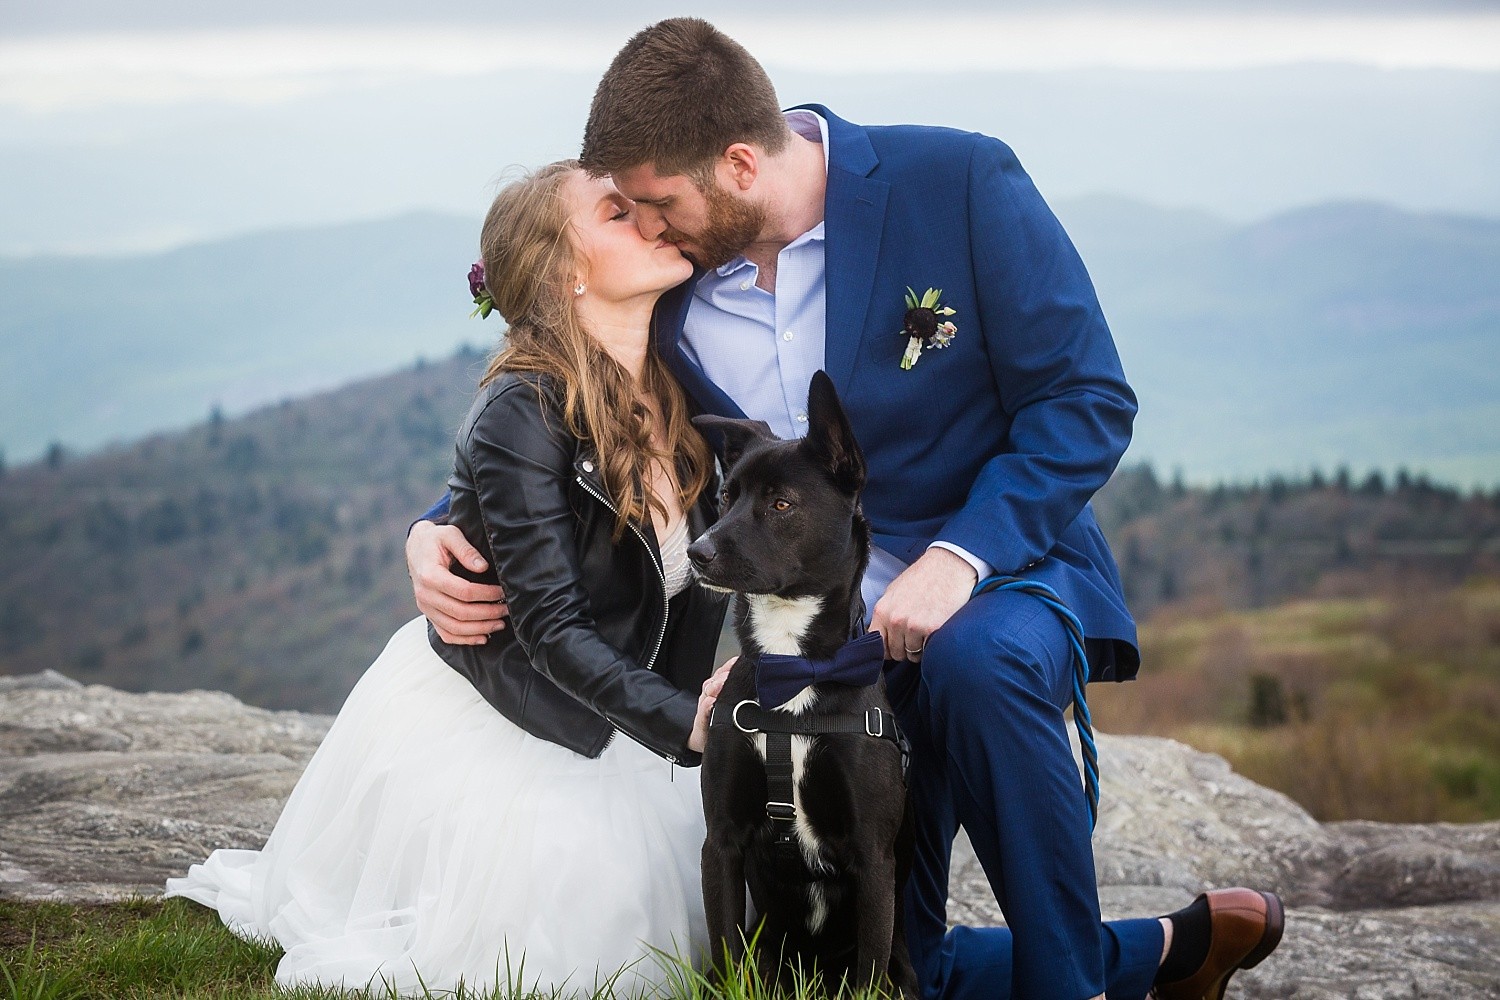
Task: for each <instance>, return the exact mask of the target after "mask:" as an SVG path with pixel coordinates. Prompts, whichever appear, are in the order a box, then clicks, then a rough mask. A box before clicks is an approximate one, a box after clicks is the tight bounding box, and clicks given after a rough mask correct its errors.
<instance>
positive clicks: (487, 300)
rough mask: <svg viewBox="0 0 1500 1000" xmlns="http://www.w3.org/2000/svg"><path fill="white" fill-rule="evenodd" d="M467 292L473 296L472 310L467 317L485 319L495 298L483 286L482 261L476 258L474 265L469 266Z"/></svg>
mask: <svg viewBox="0 0 1500 1000" xmlns="http://www.w3.org/2000/svg"><path fill="white" fill-rule="evenodd" d="M469 294H470V295H472V296H474V311H473V312H471V313H469V318H470V319H473V318H474V317H475V316H478V317H479V318H480V319H485V318H486V317H488V316H489V314H490V313H491V312H492V311H493V310H494V308H495V300H494V299H493V298H491V297H490V290H489V289H488V288H486V287H485V286H484V261H482V260H476V261H475V262H474V266H473V267H471V268H469Z"/></svg>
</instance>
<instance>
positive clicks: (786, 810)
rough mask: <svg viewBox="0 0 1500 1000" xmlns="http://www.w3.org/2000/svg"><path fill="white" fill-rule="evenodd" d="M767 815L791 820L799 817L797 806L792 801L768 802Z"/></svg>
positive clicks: (777, 818)
mask: <svg viewBox="0 0 1500 1000" xmlns="http://www.w3.org/2000/svg"><path fill="white" fill-rule="evenodd" d="M766 816H768V817H769V818H771V819H773V820H782V821H785V822H791V821H792V820H794V819H796V818H797V807H796V806H794V805H792V804H791V803H790V802H767V803H766Z"/></svg>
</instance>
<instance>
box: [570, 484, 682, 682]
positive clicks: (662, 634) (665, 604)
mask: <svg viewBox="0 0 1500 1000" xmlns="http://www.w3.org/2000/svg"><path fill="white" fill-rule="evenodd" d="M576 481H577V483H578V485H579V486H582V487H583V488H584V489H585V490H587V491H588V494H589V496H591V497H593V498H594V499H595V500H598V501H599V502H600V503H602V504H604V506H606V507H608V508H609V509H610V511H611V512H612V513H613V514H614V515H615V517H619V516H620V511H619V508H617V507H616V506H615V505H614V504H612V503H610V502H609V499H608V498H607V497H605V496H604V495H603V494H602V493H600V492H599V491H598V490H596V489H594V487H593V486H591V485H589V483H588V481H587V480H585V479H584V478H583V477H582V476H577V477H576ZM630 530H631V531H633V532H635V537H637V538H639V539H640V540H641V545H643V546H644V547H645V549H646V558H648V559H650V560H651V568H652V569H654V570H656V578H657V580H659V581H661V630H660V631H659V632H657V633H656V648H655V649H653V650H651V656H650V658H649V659H647V660H646V669H647V670H652V669H654V668H655V666H656V657H657V656H658V655H659V654H660V653H661V647H662V643H664V642H665V641H666V639H667V616H668V615H669V614H670V613H671V610H670V608H671V601H670V599H669V598H668V597H667V573H666V570H664V569H662V567H661V564H660V563H658V562H657V561H656V556H655V555H653V554H652V552H651V543H650V542H648V541H647V540H646V535H645V533H644V532H642V531H641V529H640V528H638V527H636V526H635V525H634V524H633V523H632V524H631V525H630Z"/></svg>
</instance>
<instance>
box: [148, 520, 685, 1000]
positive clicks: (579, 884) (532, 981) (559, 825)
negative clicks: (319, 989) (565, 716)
mask: <svg viewBox="0 0 1500 1000" xmlns="http://www.w3.org/2000/svg"><path fill="white" fill-rule="evenodd" d="M686 540H687V539H686V533H685V530H680V531H676V532H672V533H671V536H670V537H669V538H668V540H667V541H666V542H664V543H663V546H662V548H663V554H664V562H665V563H666V564H667V566H668V569H669V571H672V570H675V572H670V573H669V575H671V576H673V577H674V578H675V579H674V581H673V582H674V584H675V586H676V589H681V587H682V586H683V585H685V580H684V577H685V576H686V571H685V559H684V558H683V556H682V554H681V549H682V547H684V546H685V544H686ZM673 549H676V550H677V551H672V550H673ZM673 592H675V590H674V591H673ZM703 830H704V828H703V805H702V800H701V797H700V793H699V788H698V775H697V772H696V771H694V770H684V769H682V768H674V767H673V766H672V765H671V764H669V763H668V762H667V761H665V760H663V759H662V758H660V757H658V756H656V755H655V754H653V753H652V752H650V751H649V750H647V749H645V748H644V747H642V746H640V745H639V744H637V743H636V742H634V741H633V740H631V739H629V738H627V737H626V736H625V735H624V734H616V736H615V737H614V739H613V740H611V742H610V744H609V746H608V747H607V748H606V749H605V751H604V753H603V754H602V755H601V756H600V757H599V758H597V759H589V758H586V757H582V756H579V755H578V754H575V753H573V752H572V751H570V750H566V749H564V748H562V747H560V746H557V745H555V744H553V743H549V742H546V741H545V740H541V739H537V738H536V737H533V736H531V735H530V734H528V733H526V732H525V731H523V730H521V729H520V728H519V727H517V726H515V725H514V724H512V723H511V722H510V721H509V720H507V719H506V718H505V717H504V716H502V715H500V714H499V713H498V712H497V711H495V709H494V708H492V707H491V706H490V705H489V704H488V703H487V702H486V701H485V700H484V699H483V698H481V697H480V696H479V694H478V693H477V692H476V691H475V690H474V688H473V687H472V686H471V685H470V684H469V682H468V681H466V680H465V679H464V678H463V677H462V676H460V675H459V674H458V673H457V672H456V671H454V670H453V668H452V667H450V666H448V664H446V663H445V662H443V660H442V659H441V658H439V657H438V655H437V654H436V653H435V652H433V650H432V648H431V646H430V644H429V643H428V639H427V629H426V620H425V619H422V618H417V619H415V620H413V621H411V622H409V623H407V625H405V626H404V627H403V628H402V629H401V630H400V631H398V632H397V633H396V634H395V635H394V636H393V637H392V638H391V641H390V643H389V644H388V645H387V646H386V648H385V651H384V652H383V653H381V654H380V657H379V658H378V659H377V660H376V661H375V662H374V664H372V665H371V666H370V668H369V669H368V670H367V671H366V672H365V674H364V676H363V677H362V678H361V679H360V681H359V683H358V684H356V685H355V687H354V690H353V691H352V692H350V694H349V698H348V700H347V701H346V702H345V703H344V707H343V708H342V709H341V710H340V711H339V714H338V718H337V719H335V720H334V723H333V727H332V728H331V729H330V730H329V731H328V735H327V736H326V737H325V738H324V740H323V743H322V745H321V746H320V747H319V748H318V751H317V753H316V754H314V755H313V758H312V760H311V761H310V762H309V763H308V765H307V770H306V771H305V772H304V773H303V775H302V777H301V779H300V780H299V781H298V782H297V786H296V788H295V789H293V791H292V794H291V797H290V798H289V799H288V800H287V803H286V806H285V807H284V809H283V811H282V814H281V817H280V819H278V820H277V822H276V827H275V829H274V830H273V831H272V833H271V836H270V839H269V840H268V841H267V842H266V845H265V847H264V848H262V849H261V850H259V851H246V850H218V851H214V852H213V853H212V854H211V855H210V856H209V857H208V859H207V860H206V861H205V862H203V863H202V864H198V865H193V866H192V867H191V868H190V869H189V871H188V874H187V876H186V877H185V878H176V879H169V880H168V881H167V891H166V895H168V896H185V897H187V898H189V899H193V900H196V901H197V902H199V903H202V904H204V905H206V906H210V907H213V908H215V909H217V910H218V911H219V913H220V915H221V916H222V918H223V920H224V922H225V924H226V925H227V926H228V927H229V928H230V929H231V930H233V931H234V932H235V933H237V934H239V935H241V936H243V937H252V938H259V939H269V940H273V941H275V942H276V943H278V944H280V945H281V947H282V948H284V949H285V955H284V956H283V957H282V959H281V962H280V964H279V965H278V966H277V970H276V981H277V982H278V983H280V984H282V985H287V986H290V985H300V984H310V983H321V984H325V985H342V986H345V987H351V988H359V987H365V986H367V985H369V986H373V987H375V992H376V995H377V996H379V995H384V991H385V989H386V984H390V985H394V986H395V987H396V988H397V989H398V990H399V991H400V992H401V993H402V994H403V995H408V994H412V993H415V994H416V995H418V996H420V995H421V992H422V984H425V987H426V988H427V989H429V990H431V991H432V992H433V993H434V994H435V995H441V991H451V990H454V989H456V987H457V986H458V984H459V983H460V981H462V983H464V984H465V985H466V986H468V987H471V988H473V987H477V988H480V989H489V988H491V987H493V986H495V985H501V986H507V985H510V986H519V987H522V988H523V989H525V990H530V989H533V988H536V989H540V990H541V991H543V992H545V993H547V994H551V993H552V992H554V991H556V990H558V988H559V987H560V988H561V992H562V993H563V994H564V995H566V994H570V993H572V992H574V991H577V992H580V993H583V994H585V995H587V994H589V993H592V992H594V990H595V987H596V984H598V983H602V982H603V981H604V980H605V979H607V978H608V977H610V976H613V975H615V974H617V973H619V972H620V970H621V969H622V968H623V969H625V970H626V971H625V972H624V974H623V976H622V977H621V978H619V979H618V980H617V984H618V986H617V995H626V993H628V992H635V991H640V992H649V991H651V990H653V989H656V988H658V987H659V986H661V985H662V984H664V983H667V982H669V981H670V980H669V979H668V978H667V977H668V973H667V972H666V971H665V968H666V967H665V965H664V964H663V963H662V962H661V961H660V960H659V958H658V957H657V956H656V954H655V950H656V949H660V950H661V951H664V952H669V953H675V954H677V955H680V956H681V957H682V958H683V959H691V960H694V961H697V960H698V959H699V957H700V956H701V954H702V951H703V946H704V943H705V941H706V937H707V931H706V928H705V925H704V918H703V901H702V895H701V887H700V877H699V857H700V851H701V848H702V845H703Z"/></svg>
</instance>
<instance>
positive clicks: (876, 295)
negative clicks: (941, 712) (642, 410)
mask: <svg viewBox="0 0 1500 1000" xmlns="http://www.w3.org/2000/svg"><path fill="white" fill-rule="evenodd" d="M807 107H809V108H811V110H813V111H816V112H817V113H818V114H820V115H822V116H823V117H824V118H825V119H827V121H828V138H829V166H828V188H827V197H826V203H825V208H824V222H825V233H826V242H825V251H826V254H827V276H826V282H827V288H826V291H827V303H828V313H827V350H826V361H825V367H826V369H827V371H828V374H829V375H830V376H831V377H832V378H833V382H834V385H835V386H837V388H838V391H839V396H840V398H841V399H842V400H843V403H844V406H845V408H846V409H847V411H848V413H849V419H850V421H851V423H852V424H853V427H854V431H855V435H856V436H857V437H858V438H859V441H860V444H861V446H862V447H863V448H864V451H865V455H866V459H867V461H868V463H869V468H870V480H869V485H868V487H867V488H866V491H865V495H864V509H865V513H866V515H867V516H868V517H869V519H870V524H871V527H872V529H873V532H874V537H875V543H876V544H877V545H880V546H881V547H883V548H885V549H887V550H889V551H890V552H892V553H894V554H896V555H898V556H900V557H901V558H902V559H905V560H907V561H911V560H914V559H916V558H917V557H918V556H920V555H921V554H922V552H923V551H924V550H925V549H926V548H927V546H928V545H929V544H930V543H931V542H933V541H935V540H939V539H941V540H944V541H948V542H952V543H953V544H955V545H958V546H959V547H961V548H964V549H967V550H968V551H969V552H972V553H974V554H975V555H977V556H979V557H980V558H982V559H984V560H986V561H987V562H989V563H990V564H991V565H992V566H994V567H995V569H996V571H997V572H1000V573H1022V572H1023V573H1024V575H1025V576H1027V577H1028V578H1031V579H1035V580H1039V581H1041V582H1043V583H1046V584H1048V585H1050V586H1051V587H1052V588H1053V589H1054V590H1056V591H1057V592H1058V593H1059V594H1060V595H1061V597H1062V598H1063V600H1064V601H1065V602H1066V603H1067V604H1068V605H1069V606H1070V607H1071V608H1072V609H1073V610H1074V612H1075V613H1076V614H1077V615H1078V617H1079V618H1080V619H1081V620H1082V622H1083V625H1084V629H1085V631H1086V633H1087V635H1088V636H1089V638H1090V640H1091V641H1090V642H1089V659H1090V665H1091V673H1092V675H1093V677H1094V678H1095V679H1115V680H1125V679H1128V678H1130V677H1132V676H1134V674H1135V671H1136V667H1137V665H1138V664H1139V661H1140V657H1139V654H1138V653H1137V651H1136V646H1135V642H1136V633H1135V623H1134V621H1133V620H1132V619H1131V616H1130V613H1129V611H1128V610H1127V609H1126V607H1125V600H1124V596H1123V594H1122V592H1121V587H1120V579H1119V573H1118V571H1117V570H1116V568H1115V562H1114V558H1113V557H1112V556H1111V554H1110V551H1109V547H1108V545H1107V544H1106V543H1105V540H1104V536H1103V534H1102V533H1101V532H1100V530H1099V526H1098V524H1097V523H1096V522H1095V520H1094V515H1093V511H1092V509H1091V508H1090V506H1089V498H1090V497H1092V496H1093V494H1094V492H1095V491H1096V490H1097V489H1098V488H1099V487H1100V486H1102V485H1103V484H1104V482H1105V481H1106V480H1107V479H1108V478H1109V476H1110V474H1111V473H1112V472H1113V471H1114V468H1115V466H1116V464H1117V463H1118V462H1119V460H1120V456H1121V455H1122V454H1123V453H1124V451H1125V447H1126V445H1127V444H1129V442H1130V427H1131V421H1132V420H1133V419H1134V416H1135V412H1136V401H1135V394H1134V393H1133V392H1132V391H1131V389H1130V386H1129V385H1127V384H1126V382H1125V375H1124V372H1123V371H1122V369H1121V367H1120V359H1119V355H1118V354H1117V352H1116V351H1115V346H1114V341H1113V339H1112V338H1111V337H1110V333H1109V328H1108V327H1107V326H1106V325H1105V322H1104V316H1103V314H1102V312H1101V311H1100V309H1099V302H1098V299H1097V298H1096V297H1095V295H1094V288H1093V284H1092V283H1091V282H1090V281H1089V277H1088V274H1087V272H1086V271H1085V270H1084V266H1083V262H1082V261H1081V260H1080V259H1079V256H1078V253H1077V251H1076V250H1074V248H1073V245H1072V243H1071V242H1070V241H1069V239H1068V237H1067V235H1066V234H1065V233H1064V232H1063V229H1062V226H1061V225H1060V224H1059V223H1058V221H1057V219H1056V218H1055V217H1054V216H1053V214H1052V212H1051V210H1050V209H1048V208H1047V206H1046V203H1045V202H1043V201H1042V198H1041V195H1040V194H1038V193H1037V190H1036V188H1035V187H1034V186H1033V185H1032V183H1031V179H1030V178H1029V177H1027V175H1026V172H1025V171H1024V170H1022V169H1021V165H1020V163H1018V162H1017V160H1016V157H1015V155H1014V154H1013V153H1012V152H1011V150H1010V149H1009V147H1007V146H1006V145H1005V144H1004V143H1002V142H1000V141H998V140H996V139H991V138H989V137H987V136H983V135H978V134H975V133H965V132H958V131H954V130H952V129H943V128H927V127H920V126H889V127H884V126H882V127H870V128H865V127H861V126H859V125H854V124H851V123H849V122H846V121H843V120H842V119H840V118H838V117H836V116H835V115H833V114H832V113H831V112H829V111H828V109H826V108H824V107H821V106H819V105H808V106H807ZM693 284H694V282H691V281H690V282H687V283H685V284H683V285H681V286H679V287H678V288H676V289H674V290H672V291H671V292H668V293H667V294H666V295H665V296H663V298H662V299H661V301H660V302H659V303H658V305H657V310H656V316H655V322H654V335H655V338H656V343H657V348H658V350H660V351H661V353H662V355H663V356H664V357H665V358H667V360H668V363H669V364H670V365H671V367H672V370H673V371H674V372H675V373H676V374H677V377H678V378H679V379H680V380H681V381H682V383H683V385H684V386H685V387H686V389H687V391H688V393H689V394H690V395H691V396H692V397H693V399H694V400H695V401H696V402H697V404H698V405H699V406H700V407H702V408H703V409H704V410H705V411H707V412H710V413H717V414H720V415H723V416H743V414H741V413H740V411H739V409H738V407H736V406H735V404H734V403H733V402H732V401H731V400H730V399H729V397H728V396H726V395H725V394H724V393H723V391H722V390H720V389H719V388H718V387H717V386H716V385H714V384H713V383H712V382H710V381H709V380H708V378H707V377H706V376H705V375H704V373H703V371H702V369H700V368H699V367H698V366H697V365H695V364H693V363H692V362H691V361H690V360H689V359H688V358H687V356H686V355H685V354H684V352H683V350H682V347H681V337H682V327H683V322H684V320H685V319H686V317H687V310H688V305H689V303H690V302H691V299H692V287H693ZM908 286H910V287H911V288H912V289H914V290H915V291H916V292H917V294H918V295H920V294H921V293H922V292H923V291H924V290H925V289H927V288H940V289H942V292H943V296H942V301H943V304H945V305H949V306H952V307H953V308H954V309H955V310H957V313H956V315H954V316H951V317H949V318H950V319H951V320H952V321H953V322H954V323H956V324H957V326H958V334H957V336H956V338H955V339H954V341H953V343H952V344H951V345H950V346H949V347H947V348H945V349H943V350H931V349H929V350H924V351H923V352H922V356H921V358H920V360H919V361H918V362H917V364H916V366H915V367H913V368H912V369H911V370H909V371H903V370H902V369H901V367H900V361H901V354H902V351H903V350H905V347H906V340H905V338H904V337H903V336H901V335H900V333H899V331H900V330H901V327H902V321H903V316H904V313H905V310H906V306H905V302H904V298H903V297H904V295H905V291H906V289H907V287H908Z"/></svg>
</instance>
